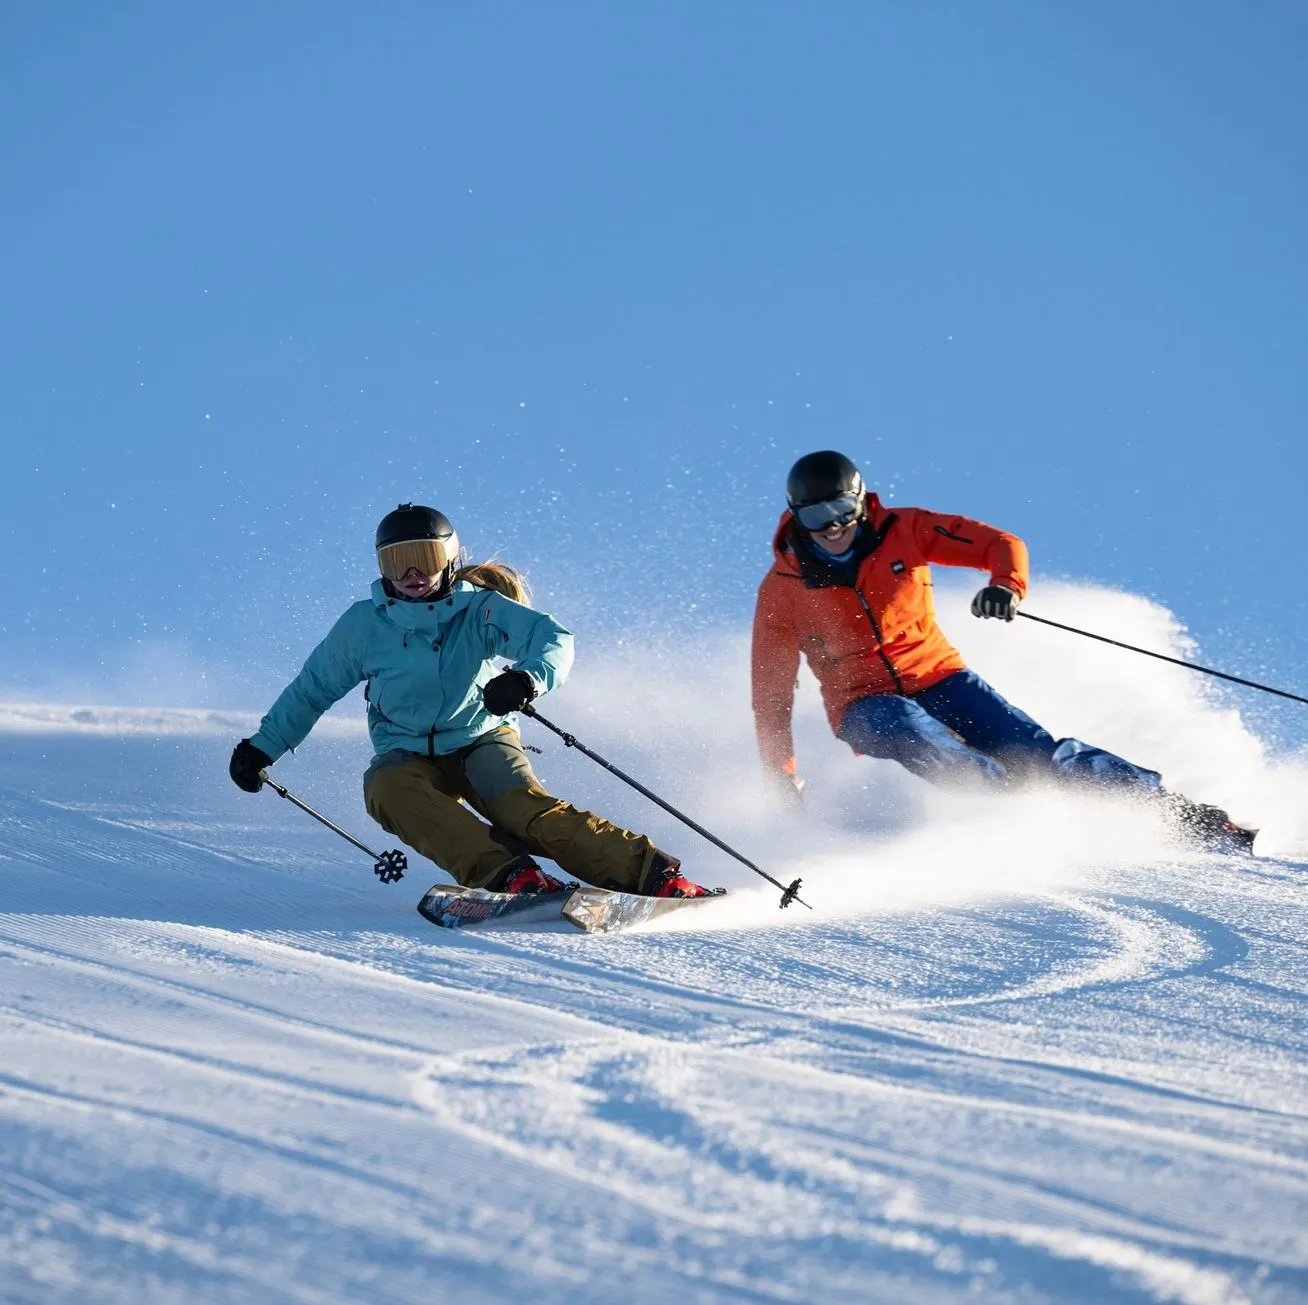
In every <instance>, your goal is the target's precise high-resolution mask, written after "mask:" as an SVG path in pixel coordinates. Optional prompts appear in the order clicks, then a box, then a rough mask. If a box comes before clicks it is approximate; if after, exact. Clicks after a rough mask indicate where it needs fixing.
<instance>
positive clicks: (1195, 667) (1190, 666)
mask: <svg viewBox="0 0 1308 1305" xmlns="http://www.w3.org/2000/svg"><path fill="white" fill-rule="evenodd" d="M1018 616H1022V617H1025V618H1026V619H1027V620H1028V621H1039V622H1040V624H1041V625H1052V626H1053V627H1054V628H1055V629H1057V630H1067V631H1069V632H1070V633H1072V634H1080V635H1084V636H1085V637H1086V638H1087V639H1098V640H1099V642H1100V643H1111V644H1112V645H1113V647H1114V648H1125V649H1126V650H1127V652H1135V653H1142V654H1143V655H1144V656H1145V657H1157V658H1158V660H1159V661H1160V662H1171V663H1172V664H1173V665H1174V666H1184V667H1185V669H1186V670H1187V671H1201V672H1202V673H1203V674H1204V675H1212V676H1215V677H1216V678H1217V679H1219V680H1230V681H1231V683H1232V684H1243V685H1244V686H1245V687H1246V688H1249V689H1261V690H1262V692H1263V693H1274V694H1276V696H1277V697H1278V698H1290V699H1292V700H1293V701H1294V702H1306V703H1308V698H1301V697H1300V696H1299V695H1298V694H1297V693H1287V692H1286V691H1285V690H1284V689H1273V688H1271V687H1270V686H1269V685H1266V684H1259V683H1258V681H1257V680H1242V679H1241V678H1240V677H1239V676H1238V675H1228V674H1227V673H1226V672H1225V671H1215V670H1213V668H1212V667H1211V666H1200V665H1199V664H1198V663H1196V662H1183V661H1182V660H1181V659H1180V658H1179V657H1169V656H1168V655H1167V654H1166V653H1160V652H1150V651H1149V649H1148V648H1137V647H1136V646H1135V644H1133V643H1122V642H1121V641H1120V640H1118V639H1110V638H1108V637H1107V635H1102V634H1092V633H1091V632H1090V631H1089V630H1078V629H1077V628H1076V626H1074V625H1062V624H1061V623H1060V622H1058V621H1051V620H1050V619H1049V618H1048V617H1046V616H1032V615H1031V613H1030V612H1018Z"/></svg>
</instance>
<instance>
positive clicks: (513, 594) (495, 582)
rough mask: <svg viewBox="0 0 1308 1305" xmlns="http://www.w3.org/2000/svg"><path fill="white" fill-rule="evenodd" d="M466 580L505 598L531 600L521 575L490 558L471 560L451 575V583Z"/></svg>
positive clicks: (516, 601) (521, 600) (517, 601)
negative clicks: (479, 560) (477, 560)
mask: <svg viewBox="0 0 1308 1305" xmlns="http://www.w3.org/2000/svg"><path fill="white" fill-rule="evenodd" d="M460 580H466V581H467V582H468V583H469V584H473V585H476V586H477V587H478V588H479V589H494V590H495V592H496V593H500V594H503V595H504V596H505V598H512V599H513V601H514V602H515V603H526V602H529V601H530V600H531V591H530V590H529V589H528V588H527V582H526V580H525V579H524V578H523V577H522V575H521V574H520V573H519V572H517V571H515V570H514V569H513V568H512V567H511V566H506V565H505V564H504V563H503V562H496V561H495V560H494V559H492V560H491V561H489V562H471V563H469V564H468V565H467V566H461V567H460V568H459V569H458V570H457V571H456V572H455V573H454V575H453V577H452V579H451V583H457V582H458V581H460Z"/></svg>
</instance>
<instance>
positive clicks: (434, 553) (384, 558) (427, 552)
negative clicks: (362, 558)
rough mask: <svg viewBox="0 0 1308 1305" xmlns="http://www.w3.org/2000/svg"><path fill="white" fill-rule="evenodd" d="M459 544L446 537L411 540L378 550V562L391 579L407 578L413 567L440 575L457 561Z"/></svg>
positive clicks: (427, 573) (388, 545) (422, 571)
mask: <svg viewBox="0 0 1308 1305" xmlns="http://www.w3.org/2000/svg"><path fill="white" fill-rule="evenodd" d="M458 547H459V546H458V544H457V542H456V541H455V539H454V538H453V536H451V537H449V538H446V539H408V540H405V542H404V543H402V544H387V545H386V547H385V548H379V549H378V550H377V565H378V566H380V567H381V573H382V575H384V576H385V577H386V579H387V580H403V579H404V577H405V576H406V575H408V574H409V572H410V571H412V570H415V569H416V570H417V571H419V572H421V574H423V575H429V576H434V575H440V573H441V572H442V571H444V570H445V568H446V567H447V566H448V565H449V564H450V562H452V561H453V560H454V554H455V553H456V552H458Z"/></svg>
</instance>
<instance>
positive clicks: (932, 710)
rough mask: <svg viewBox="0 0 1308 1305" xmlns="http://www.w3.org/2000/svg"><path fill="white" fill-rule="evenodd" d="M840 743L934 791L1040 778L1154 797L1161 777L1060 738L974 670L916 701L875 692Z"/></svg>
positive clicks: (851, 718)
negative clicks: (894, 764)
mask: <svg viewBox="0 0 1308 1305" xmlns="http://www.w3.org/2000/svg"><path fill="white" fill-rule="evenodd" d="M837 737H839V738H841V739H843V740H844V742H846V743H848V744H849V746H850V747H851V748H853V749H854V751H855V752H857V753H860V754H861V755H863V756H867V757H882V758H885V759H887V760H889V761H897V762H899V764H900V765H901V766H904V767H905V768H906V769H908V770H910V771H912V772H913V774H914V775H917V776H919V777H920V778H922V779H927V780H930V781H931V782H932V783H935V784H946V785H948V784H957V783H967V782H969V781H971V782H975V781H978V780H979V781H981V782H982V783H988V784H996V785H998V784H1010V783H1014V782H1020V781H1022V780H1026V779H1034V778H1037V777H1040V776H1049V777H1053V778H1065V779H1070V780H1088V781H1090V782H1092V783H1097V784H1109V785H1116V786H1119V787H1125V788H1139V789H1143V790H1145V791H1148V792H1156V791H1157V790H1158V788H1159V787H1160V785H1161V784H1162V776H1161V775H1160V774H1159V773H1158V772H1157V771H1156V770H1145V769H1144V767H1142V766H1136V765H1133V764H1132V763H1131V762H1129V761H1126V760H1125V759H1123V758H1122V757H1119V756H1116V755H1115V754H1113V753H1111V752H1105V751H1104V750H1103V748H1095V747H1091V746H1090V745H1089V744H1088V743H1082V742H1081V741H1080V740H1079V739H1055V738H1054V736H1053V735H1052V734H1050V733H1049V731H1048V730H1046V729H1043V728H1041V726H1039V725H1038V724H1036V722H1035V721H1033V720H1032V719H1031V717H1030V716H1028V715H1027V714H1026V712H1024V711H1019V710H1018V709H1017V708H1016V707H1014V706H1013V705H1012V703H1010V702H1008V701H1006V700H1005V699H1004V698H1003V697H1001V696H1000V695H999V694H998V693H996V692H995V691H994V689H992V688H991V687H990V685H988V684H987V683H986V682H985V680H983V679H982V678H981V677H980V676H979V675H977V674H976V673H975V672H974V671H957V672H955V673H954V674H953V675H951V676H949V677H948V678H947V679H944V680H941V681H940V683H939V684H933V685H932V686H931V688H929V689H925V690H923V692H921V693H915V694H914V695H913V696H912V697H911V698H902V697H899V696H897V695H895V694H890V693H878V694H873V695H871V696H870V697H867V698H859V699H858V700H857V701H856V702H853V703H851V704H850V705H849V708H848V710H847V711H846V712H845V716H844V719H843V720H842V721H841V722H840V729H839V730H838V731H837Z"/></svg>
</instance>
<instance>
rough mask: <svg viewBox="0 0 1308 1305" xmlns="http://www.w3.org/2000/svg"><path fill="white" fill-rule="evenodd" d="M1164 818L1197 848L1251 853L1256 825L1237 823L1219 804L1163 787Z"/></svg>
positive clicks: (1202, 850) (1255, 835)
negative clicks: (1166, 789)
mask: <svg viewBox="0 0 1308 1305" xmlns="http://www.w3.org/2000/svg"><path fill="white" fill-rule="evenodd" d="M1161 796H1162V799H1163V818H1164V819H1165V820H1166V821H1167V823H1168V825H1169V826H1170V827H1171V829H1172V832H1173V833H1174V834H1176V836H1177V837H1178V838H1179V839H1180V840H1181V841H1182V842H1184V843H1187V844H1189V845H1190V846H1191V847H1193V848H1194V849H1195V850H1196V851H1199V852H1227V853H1229V852H1244V853H1246V854H1247V855H1250V856H1252V855H1253V844H1254V839H1255V838H1256V837H1257V836H1258V831H1257V830H1256V829H1246V828H1244V827H1243V826H1242V825H1237V824H1236V823H1235V821H1234V820H1232V819H1231V817H1230V816H1228V815H1227V814H1226V812H1225V811H1223V810H1222V808H1221V807H1214V806H1208V805H1207V804H1205V803H1202V802H1191V801H1190V799H1189V798H1187V797H1182V795H1181V794H1180V793H1168V792H1166V791H1164V792H1163V793H1162V794H1161Z"/></svg>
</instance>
